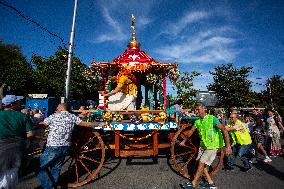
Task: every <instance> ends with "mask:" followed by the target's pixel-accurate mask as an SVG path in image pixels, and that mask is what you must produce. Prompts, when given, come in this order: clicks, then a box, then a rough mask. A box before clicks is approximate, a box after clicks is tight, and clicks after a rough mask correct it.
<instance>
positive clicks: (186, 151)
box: [171, 125, 224, 179]
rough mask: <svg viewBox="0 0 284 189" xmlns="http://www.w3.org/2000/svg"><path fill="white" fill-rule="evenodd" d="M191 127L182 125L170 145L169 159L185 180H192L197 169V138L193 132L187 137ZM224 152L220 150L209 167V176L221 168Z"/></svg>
mask: <svg viewBox="0 0 284 189" xmlns="http://www.w3.org/2000/svg"><path fill="white" fill-rule="evenodd" d="M190 129H191V126H189V125H184V126H183V127H181V128H180V129H179V130H178V132H177V133H176V134H175V136H174V137H173V140H172V143H171V158H172V161H173V164H174V165H175V167H176V169H177V171H178V172H179V173H180V174H181V175H182V176H184V177H185V178H188V179H192V178H193V175H194V173H195V171H196V168H197V161H196V158H197V154H198V148H199V140H200V139H199V138H198V136H197V133H196V132H195V133H194V134H193V135H192V136H191V137H188V132H189V130H190ZM223 158H224V150H223V149H220V150H219V151H218V153H217V157H216V158H215V160H214V162H213V163H212V165H211V166H210V167H209V174H210V175H211V176H214V175H215V174H216V173H217V172H218V170H219V169H220V167H221V166H222V163H223Z"/></svg>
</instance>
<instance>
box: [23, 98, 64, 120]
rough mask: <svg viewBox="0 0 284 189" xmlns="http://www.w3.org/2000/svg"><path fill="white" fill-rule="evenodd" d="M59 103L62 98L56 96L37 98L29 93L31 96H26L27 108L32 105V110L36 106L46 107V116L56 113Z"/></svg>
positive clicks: (39, 107)
mask: <svg viewBox="0 0 284 189" xmlns="http://www.w3.org/2000/svg"><path fill="white" fill-rule="evenodd" d="M59 103H60V99H58V98H55V97H45V98H36V97H32V96H31V95H29V97H27V98H26V105H25V108H28V107H30V108H31V109H32V110H33V109H34V108H35V107H37V108H38V109H39V110H41V109H43V108H45V109H46V115H45V116H49V115H50V114H53V113H54V111H55V110H56V107H57V105H58V104H59Z"/></svg>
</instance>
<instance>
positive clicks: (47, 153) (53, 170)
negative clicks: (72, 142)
mask: <svg viewBox="0 0 284 189" xmlns="http://www.w3.org/2000/svg"><path fill="white" fill-rule="evenodd" d="M69 152H70V146H58V147H51V146H47V147H46V148H45V150H44V152H43V153H42V154H41V156H40V167H39V172H38V179H39V180H40V182H41V186H42V188H43V189H51V188H55V184H56V182H57V181H58V179H59V174H60V170H61V166H62V164H63V162H64V159H65V157H66V156H67V155H68V154H69ZM48 168H50V172H49V170H48Z"/></svg>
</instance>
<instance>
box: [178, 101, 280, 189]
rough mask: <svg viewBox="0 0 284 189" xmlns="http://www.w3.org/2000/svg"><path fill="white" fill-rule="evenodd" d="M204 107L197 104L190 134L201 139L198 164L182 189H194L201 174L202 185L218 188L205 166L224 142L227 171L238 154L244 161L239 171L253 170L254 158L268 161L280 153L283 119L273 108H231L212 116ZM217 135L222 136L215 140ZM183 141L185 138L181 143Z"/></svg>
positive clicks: (232, 165) (210, 161) (232, 168)
mask: <svg viewBox="0 0 284 189" xmlns="http://www.w3.org/2000/svg"><path fill="white" fill-rule="evenodd" d="M206 110H207V109H206V107H205V106H203V105H199V106H198V107H197V109H196V112H195V113H193V115H194V116H196V115H198V116H199V118H198V119H197V120H196V121H195V123H194V125H193V127H192V129H191V130H190V133H189V135H191V134H192V133H193V131H195V130H197V131H198V133H199V136H200V139H201V143H200V148H199V152H198V157H197V160H198V162H199V163H198V168H197V171H196V173H195V175H194V179H193V180H192V181H189V182H186V183H184V184H182V185H181V186H182V187H183V188H184V189H194V188H195V187H196V186H197V183H198V181H199V180H200V176H201V174H204V176H205V180H204V181H202V182H200V183H199V185H200V186H201V187H205V188H211V189H215V188H217V186H216V185H215V183H214V182H213V180H212V178H211V177H210V175H209V174H208V171H207V169H208V168H206V167H208V166H210V165H211V163H212V162H213V160H214V159H215V156H216V149H218V148H222V147H223V146H224V145H223V143H224V141H225V143H226V155H227V156H226V157H225V161H224V170H226V171H234V170H235V160H236V158H237V157H239V158H240V160H241V161H242V163H243V167H242V168H241V171H243V172H248V171H250V170H251V169H252V164H253V163H257V161H263V162H265V163H270V162H272V161H273V157H276V156H279V155H282V153H283V150H282V148H281V132H280V131H282V132H283V131H284V127H283V124H282V118H281V116H280V115H279V114H278V113H277V112H276V111H274V110H272V109H269V110H267V113H264V112H263V111H257V110H255V109H254V110H253V111H252V112H251V113H247V114H243V113H241V112H238V111H235V110H234V111H232V112H231V113H230V117H229V118H227V117H226V115H225V113H224V112H222V113H221V114H220V113H218V114H216V117H215V116H212V115H210V114H207V113H206ZM223 128H225V130H224V129H223ZM218 130H219V133H220V131H222V133H223V135H220V134H219V135H218ZM216 135H218V136H217V137H216ZM214 137H216V139H215V138H214ZM218 137H219V139H220V138H222V139H221V140H218ZM228 140H229V143H228ZM220 141H221V142H220ZM222 141H223V143H222ZM214 142H215V146H214V147H213V146H212V144H213V143H214ZM183 143H184V141H182V142H181V144H183ZM218 144H219V146H218ZM260 153H261V154H262V155H263V156H262V157H261V156H260V155H259V154H260Z"/></svg>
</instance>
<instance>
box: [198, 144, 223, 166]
mask: <svg viewBox="0 0 284 189" xmlns="http://www.w3.org/2000/svg"><path fill="white" fill-rule="evenodd" d="M217 151H218V149H213V150H208V149H204V148H202V147H199V150H198V156H197V158H196V159H197V160H199V161H200V162H202V163H205V164H206V165H208V166H210V165H211V164H212V162H213V161H214V159H215V158H216V155H217Z"/></svg>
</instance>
